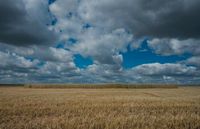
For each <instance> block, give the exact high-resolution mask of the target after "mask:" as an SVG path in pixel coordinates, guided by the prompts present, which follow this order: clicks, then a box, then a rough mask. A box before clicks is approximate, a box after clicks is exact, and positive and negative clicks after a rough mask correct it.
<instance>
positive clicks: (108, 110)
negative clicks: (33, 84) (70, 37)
mask: <svg viewBox="0 0 200 129" xmlns="http://www.w3.org/2000/svg"><path fill="white" fill-rule="evenodd" d="M0 129H200V88H198V87H179V88H176V89H160V88H156V89H154V88H149V89H119V88H118V89H116V88H110V89H85V88H76V89H73V88H69V89H67V88H66V89H54V88H50V89H48V88H46V89H40V88H37V89H34V88H25V87H1V88H0Z"/></svg>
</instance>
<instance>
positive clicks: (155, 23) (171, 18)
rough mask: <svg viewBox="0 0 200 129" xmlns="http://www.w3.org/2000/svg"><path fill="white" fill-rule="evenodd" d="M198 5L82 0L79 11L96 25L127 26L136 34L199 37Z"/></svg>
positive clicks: (170, 0) (194, 0)
mask: <svg viewBox="0 0 200 129" xmlns="http://www.w3.org/2000/svg"><path fill="white" fill-rule="evenodd" d="M199 6H200V1H199V0H107V1H106V0H101V1H98V2H97V1H96V0H91V1H90V2H88V1H87V0H85V1H84V0H83V1H82V3H81V6H80V7H79V11H80V14H81V16H82V18H83V19H85V20H88V21H92V22H93V23H94V24H95V25H97V26H101V27H105V28H106V27H107V28H109V29H113V28H116V27H125V28H126V29H128V30H131V31H132V32H133V34H134V35H135V36H137V37H143V36H152V37H158V38H163V37H164V38H183V39H187V38H200V13H199V12H200V8H199ZM102 23H104V24H102Z"/></svg>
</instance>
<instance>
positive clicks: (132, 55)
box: [121, 40, 192, 68]
mask: <svg viewBox="0 0 200 129" xmlns="http://www.w3.org/2000/svg"><path fill="white" fill-rule="evenodd" d="M127 49H128V51H127V52H125V53H121V54H122V55H123V67H124V68H132V67H134V66H138V65H141V64H148V63H155V62H158V63H175V62H178V61H182V60H185V59H187V58H189V57H191V56H192V55H190V54H183V55H172V56H162V55H158V54H155V53H153V52H152V50H151V49H150V48H149V47H148V45H147V43H146V40H144V41H143V43H142V45H141V47H140V48H139V49H137V50H131V49H130V46H128V47H127Z"/></svg>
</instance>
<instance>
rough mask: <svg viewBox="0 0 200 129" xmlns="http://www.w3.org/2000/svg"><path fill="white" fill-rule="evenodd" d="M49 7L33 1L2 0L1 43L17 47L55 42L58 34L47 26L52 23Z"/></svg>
mask: <svg viewBox="0 0 200 129" xmlns="http://www.w3.org/2000/svg"><path fill="white" fill-rule="evenodd" d="M47 5H48V2H42V1H38V2H36V1H33V0H29V1H26V0H16V1H15V2H13V1H12V0H1V1H0V17H1V18H0V30H1V31H0V42H2V43H6V44H12V45H17V46H28V45H33V44H36V45H42V44H50V43H52V42H55V41H56V34H55V33H54V32H53V31H51V30H49V29H48V26H47V24H49V23H50V22H51V20H50V15H49V14H48V6H47Z"/></svg>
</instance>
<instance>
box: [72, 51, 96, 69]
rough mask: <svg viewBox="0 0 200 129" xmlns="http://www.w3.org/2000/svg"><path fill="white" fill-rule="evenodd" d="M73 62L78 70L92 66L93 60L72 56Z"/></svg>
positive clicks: (78, 55) (77, 55)
mask: <svg viewBox="0 0 200 129" xmlns="http://www.w3.org/2000/svg"><path fill="white" fill-rule="evenodd" d="M74 62H75V64H76V66H77V67H79V68H86V67H87V66H89V65H92V64H93V60H92V59H91V58H85V57H83V56H81V55H80V54H76V55H74Z"/></svg>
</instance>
